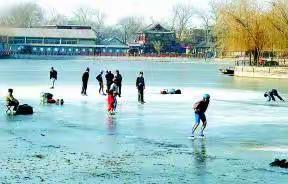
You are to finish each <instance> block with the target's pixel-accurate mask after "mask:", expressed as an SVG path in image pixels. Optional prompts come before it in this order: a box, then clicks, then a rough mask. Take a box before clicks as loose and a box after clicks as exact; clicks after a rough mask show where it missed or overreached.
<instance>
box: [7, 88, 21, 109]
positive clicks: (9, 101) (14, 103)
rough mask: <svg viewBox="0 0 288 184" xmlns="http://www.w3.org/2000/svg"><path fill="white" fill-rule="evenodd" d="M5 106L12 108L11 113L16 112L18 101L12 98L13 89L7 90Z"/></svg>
mask: <svg viewBox="0 0 288 184" xmlns="http://www.w3.org/2000/svg"><path fill="white" fill-rule="evenodd" d="M6 104H7V106H13V107H14V108H13V111H17V109H18V106H19V101H18V100H17V99H16V98H14V96H13V89H8V95H7V96H6Z"/></svg>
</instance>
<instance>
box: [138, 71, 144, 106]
mask: <svg viewBox="0 0 288 184" xmlns="http://www.w3.org/2000/svg"><path fill="white" fill-rule="evenodd" d="M136 88H137V89H138V102H139V103H142V104H143V103H145V101H144V90H145V79H144V77H143V72H140V73H139V76H138V77H137V79H136Z"/></svg>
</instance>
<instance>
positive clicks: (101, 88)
mask: <svg viewBox="0 0 288 184" xmlns="http://www.w3.org/2000/svg"><path fill="white" fill-rule="evenodd" d="M101 91H102V93H103V94H104V85H103V82H99V93H101Z"/></svg>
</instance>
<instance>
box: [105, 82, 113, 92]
mask: <svg viewBox="0 0 288 184" xmlns="http://www.w3.org/2000/svg"><path fill="white" fill-rule="evenodd" d="M106 85H107V90H106V91H107V93H109V90H110V87H111V85H112V83H111V82H107V83H106Z"/></svg>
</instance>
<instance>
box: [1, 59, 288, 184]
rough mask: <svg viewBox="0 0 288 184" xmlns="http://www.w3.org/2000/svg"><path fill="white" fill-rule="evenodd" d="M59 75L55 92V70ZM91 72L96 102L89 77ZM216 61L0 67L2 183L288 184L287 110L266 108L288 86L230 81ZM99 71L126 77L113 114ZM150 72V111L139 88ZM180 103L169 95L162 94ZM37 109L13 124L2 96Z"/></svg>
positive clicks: (14, 63) (6, 63)
mask: <svg viewBox="0 0 288 184" xmlns="http://www.w3.org/2000/svg"><path fill="white" fill-rule="evenodd" d="M51 66H54V67H55V68H56V69H57V70H58V78H59V80H58V81H57V82H56V88H55V89H54V90H53V91H51V90H50V89H49V79H48V77H49V75H48V74H49V73H48V72H49V69H50V67H51ZM87 66H89V67H90V69H91V70H90V71H91V73H90V81H89V86H88V95H89V96H88V97H83V96H81V95H80V90H81V75H82V72H83V71H84V70H85V68H86V67H87ZM222 66H225V65H220V64H219V63H218V64H217V63H216V62H211V61H210V62H207V63H203V62H199V61H194V62H191V63H184V62H169V63H166V62H165V63H164V62H137V61H133V62H131V61H130V62H128V61H127V62H125V61H121V62H120V61H105V62H99V61H97V62H96V61H93V60H82V61H81V60H71V61H69V60H65V61H64V60H55V61H52V60H0V95H1V101H0V102H1V105H2V107H3V111H2V113H1V114H0V149H1V151H0V158H1V159H0V167H1V168H0V169H1V172H0V181H1V182H2V183H35V184H38V183H41V182H42V183H83V184H84V183H85V184H86V183H107V184H108V183H109V184H110V183H115V184H116V183H117V184H118V183H133V184H134V183H207V184H211V183H235V184H242V183H261V184H265V183H267V184H271V183H275V184H276V183H277V184H279V183H287V181H288V170H285V169H279V168H271V167H270V166H269V163H270V162H271V161H273V160H274V158H276V157H277V158H287V156H288V116H287V114H288V104H287V102H285V103H282V102H276V103H270V104H269V103H266V102H265V99H264V97H263V93H264V91H265V90H268V89H271V88H276V89H278V91H279V92H280V94H281V95H282V96H283V97H284V99H287V100H288V88H287V82H288V80H283V79H282V80H277V79H246V78H245V79H243V78H236V77H235V78H233V77H229V76H223V75H221V74H219V72H218V68H220V67H222ZM101 69H104V70H106V69H109V70H112V71H114V70H116V69H119V70H120V73H121V74H122V75H123V78H124V81H123V97H122V98H121V99H119V101H118V113H117V115H115V116H114V117H110V116H108V115H107V113H106V109H107V107H106V97H104V96H99V95H98V93H97V89H98V83H97V82H96V79H95V77H96V75H97V74H98V73H99V71H100V70H101ZM140 70H142V71H144V77H145V80H146V85H147V90H146V91H145V100H146V102H147V103H146V104H145V105H138V103H137V91H136V88H135V80H136V77H137V73H138V72H139V71H140ZM172 87H173V88H180V89H181V90H182V91H183V94H182V95H174V96H173V95H166V96H162V95H160V94H159V91H160V90H161V89H163V88H172ZM8 88H13V89H14V91H15V94H14V96H15V97H16V98H18V99H19V100H20V101H21V102H22V103H27V104H31V105H32V106H33V107H34V111H35V113H34V114H33V116H7V115H6V114H5V112H4V110H5V106H4V96H5V95H6V91H7V89H8ZM44 91H48V92H49V91H50V92H52V93H53V94H54V95H55V97H56V98H57V97H59V98H64V100H65V105H64V106H63V107H60V106H56V105H46V106H43V105H39V102H40V93H41V92H44ZM203 93H209V94H210V95H211V104H210V106H209V108H208V111H207V118H208V128H207V130H206V132H205V133H206V138H205V139H196V140H194V141H191V140H188V139H187V137H188V136H189V135H190V133H191V128H192V126H193V123H194V116H193V111H192V105H193V103H194V102H195V101H197V100H199V99H201V97H202V94H203Z"/></svg>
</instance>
